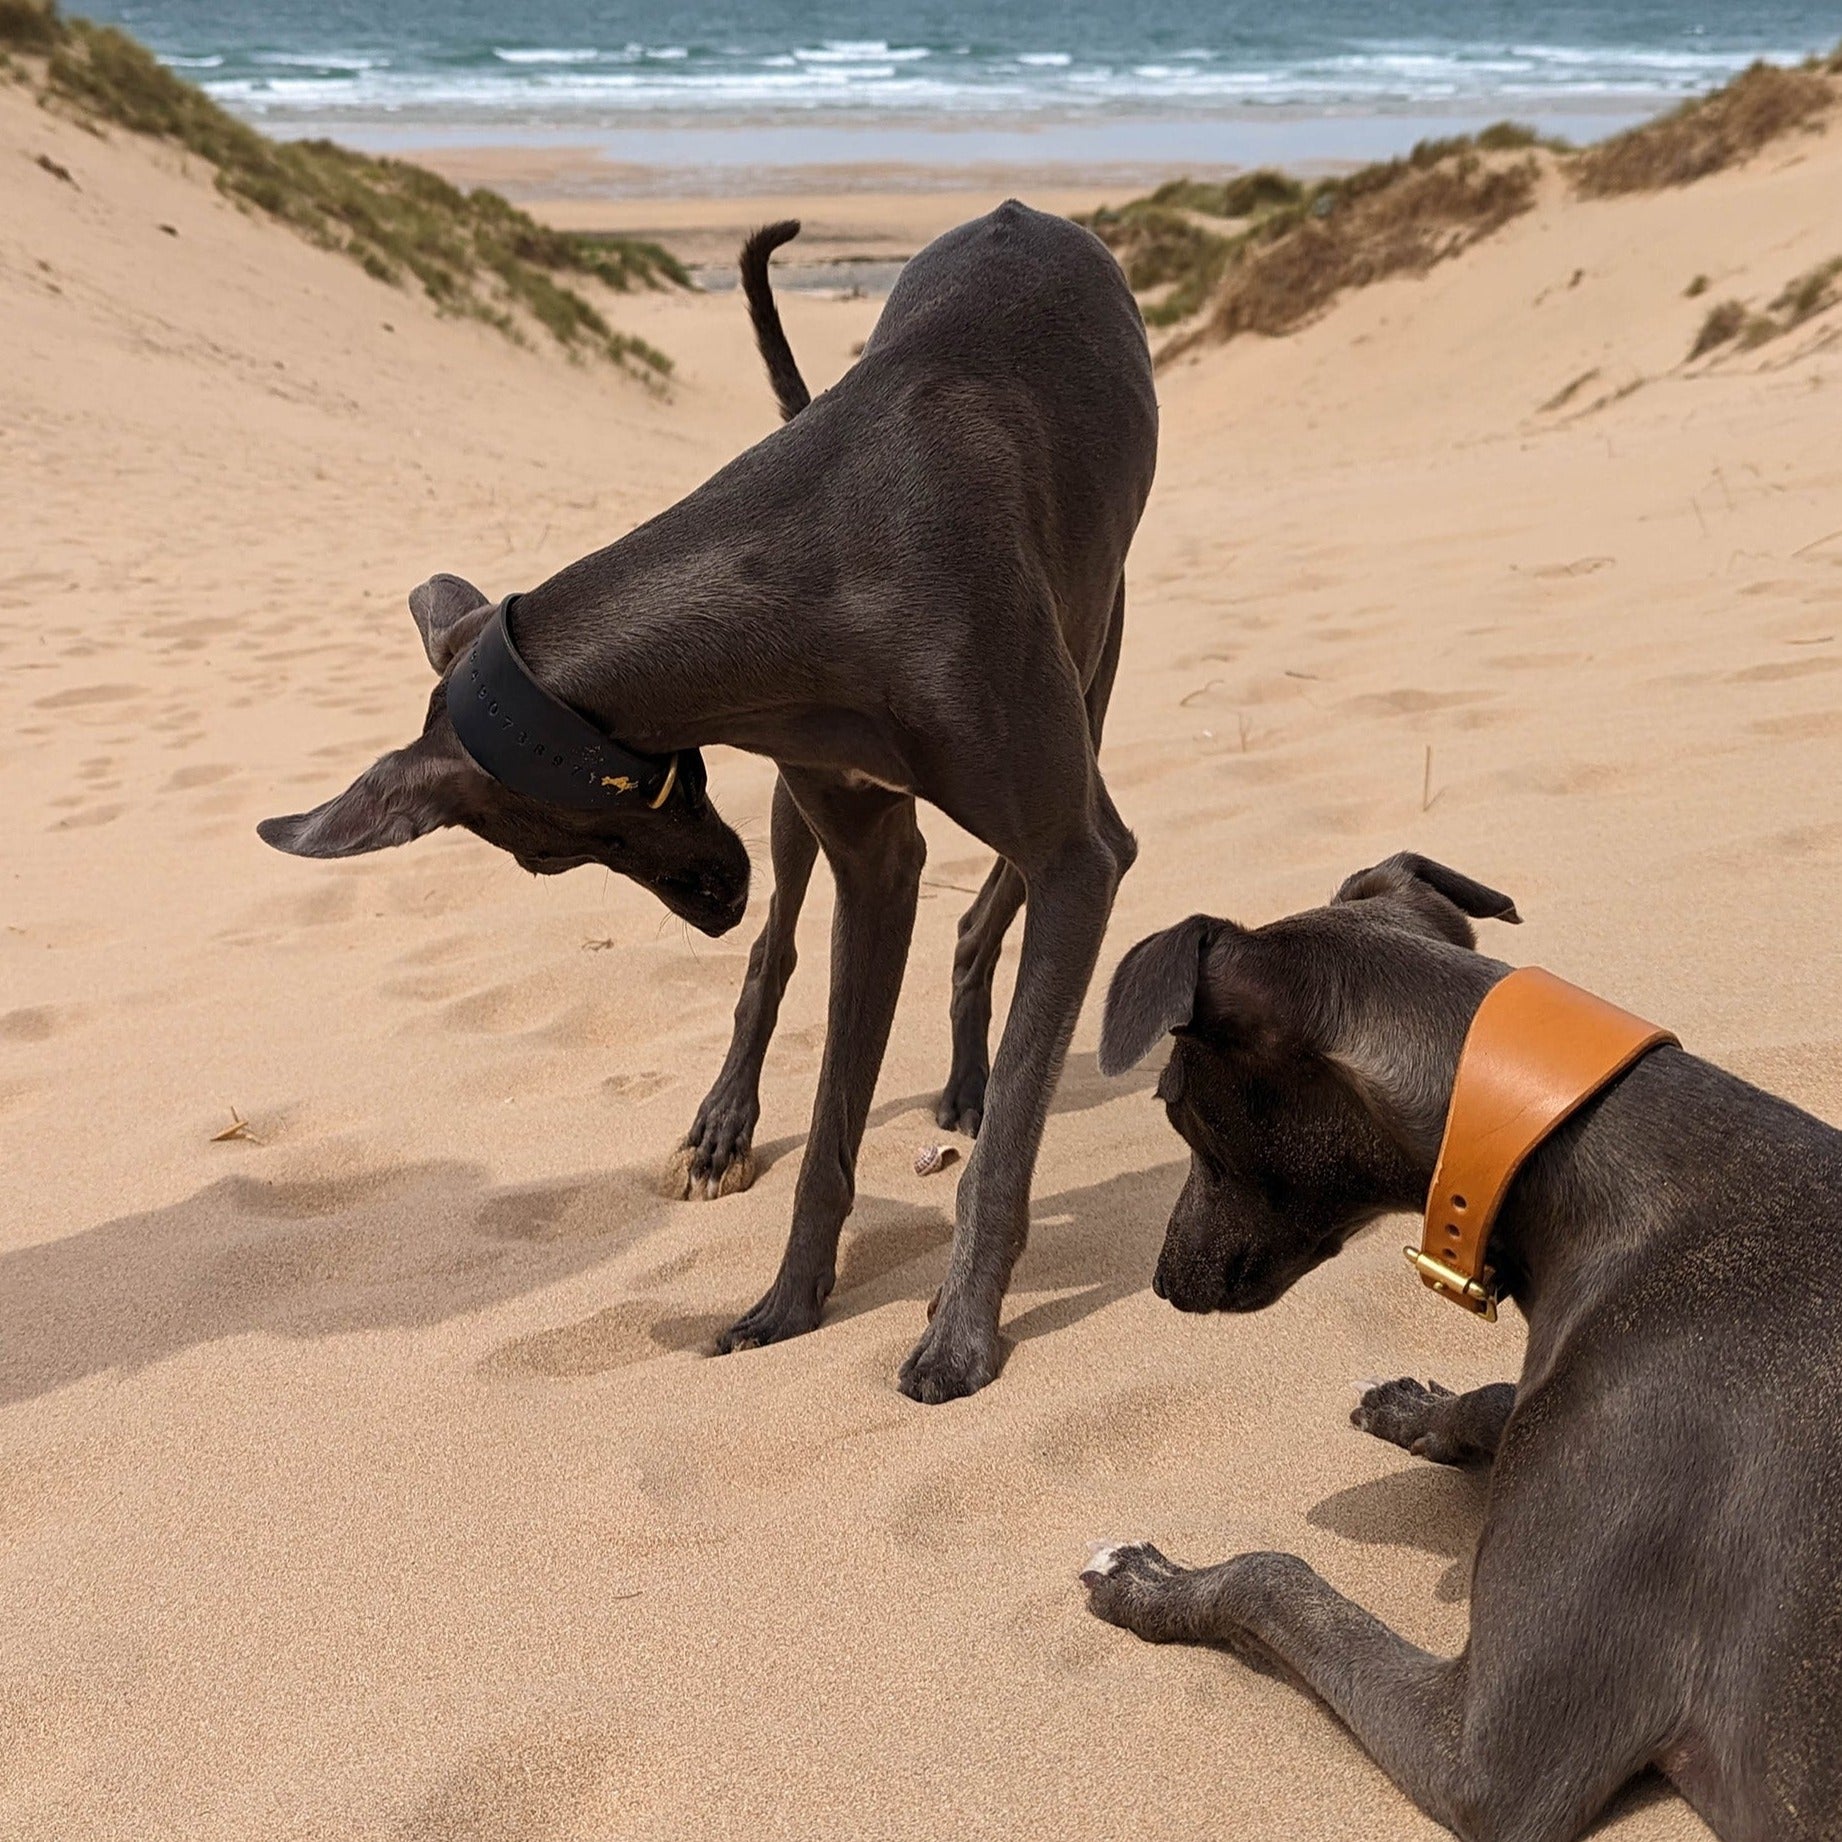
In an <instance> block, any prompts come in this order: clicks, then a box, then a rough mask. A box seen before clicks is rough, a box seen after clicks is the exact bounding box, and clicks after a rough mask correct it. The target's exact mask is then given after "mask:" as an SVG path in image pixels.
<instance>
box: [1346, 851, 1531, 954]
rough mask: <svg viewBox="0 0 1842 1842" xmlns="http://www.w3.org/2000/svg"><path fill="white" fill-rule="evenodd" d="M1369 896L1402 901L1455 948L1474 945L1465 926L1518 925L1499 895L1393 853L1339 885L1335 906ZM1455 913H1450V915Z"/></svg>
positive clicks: (1413, 854) (1511, 906) (1414, 855)
mask: <svg viewBox="0 0 1842 1842" xmlns="http://www.w3.org/2000/svg"><path fill="white" fill-rule="evenodd" d="M1372 896H1394V897H1396V898H1399V899H1402V900H1404V901H1406V902H1407V903H1408V904H1409V905H1410V906H1412V907H1413V908H1414V910H1415V911H1416V912H1417V913H1418V914H1420V915H1421V916H1422V917H1423V918H1424V919H1425V920H1427V921H1429V922H1430V923H1431V924H1432V926H1433V927H1434V928H1435V929H1436V930H1437V931H1438V932H1439V933H1440V934H1441V935H1443V936H1444V937H1445V938H1446V939H1448V940H1450V941H1453V942H1454V943H1455V944H1456V945H1458V946H1461V947H1474V946H1476V945H1477V935H1476V933H1475V931H1474V930H1473V929H1472V927H1471V925H1470V922H1469V921H1467V920H1466V919H1465V917H1466V916H1469V917H1470V918H1471V920H1473V921H1507V922H1509V923H1510V924H1511V925H1512V926H1514V925H1519V924H1520V922H1521V920H1522V917H1521V916H1520V915H1519V914H1517V913H1516V904H1515V903H1514V902H1513V901H1512V900H1511V899H1510V898H1509V897H1508V896H1506V895H1505V894H1503V892H1502V891H1501V890H1498V889H1492V888H1491V887H1490V886H1489V885H1488V884H1487V883H1480V882H1477V881H1475V880H1474V879H1473V878H1471V877H1469V876H1466V875H1465V874H1464V872H1463V871H1462V870H1452V869H1448V868H1447V867H1446V866H1445V865H1444V864H1442V863H1435V862H1434V861H1433V860H1432V859H1431V858H1430V857H1422V856H1421V855H1420V854H1419V852H1417V851H1397V852H1396V853H1395V854H1394V856H1392V857H1390V858H1388V859H1387V860H1386V861H1385V862H1383V863H1378V864H1376V865H1374V866H1373V867H1372V868H1371V869H1367V870H1358V871H1357V872H1356V874H1355V875H1354V876H1348V877H1345V878H1344V879H1343V885H1342V887H1341V888H1340V889H1338V891H1337V893H1336V896H1335V898H1334V899H1335V900H1336V901H1338V902H1360V901H1363V900H1365V899H1366V898H1369V897H1372ZM1454 911H1456V912H1454Z"/></svg>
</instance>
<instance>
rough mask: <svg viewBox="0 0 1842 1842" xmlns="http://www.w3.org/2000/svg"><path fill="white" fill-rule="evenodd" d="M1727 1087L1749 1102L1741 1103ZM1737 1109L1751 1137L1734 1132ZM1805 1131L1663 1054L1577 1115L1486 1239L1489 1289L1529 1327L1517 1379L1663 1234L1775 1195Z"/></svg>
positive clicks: (1705, 1069) (1794, 1118)
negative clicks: (1493, 1284) (1493, 1283)
mask: <svg viewBox="0 0 1842 1842" xmlns="http://www.w3.org/2000/svg"><path fill="white" fill-rule="evenodd" d="M1736 1090H1738V1091H1739V1092H1741V1093H1744V1094H1745V1095H1747V1096H1748V1097H1749V1099H1750V1100H1751V1101H1752V1103H1753V1104H1752V1105H1751V1106H1749V1107H1746V1108H1744V1109H1742V1108H1741V1107H1740V1106H1738V1105H1737V1104H1736ZM1761 1100H1765V1101H1767V1102H1768V1108H1769V1110H1767V1111H1764V1112H1761V1111H1760V1109H1759V1106H1758V1102H1759V1101H1761ZM1742 1110H1744V1112H1745V1116H1746V1117H1747V1119H1748V1122H1749V1123H1748V1129H1747V1131H1746V1132H1745V1133H1735V1132H1734V1131H1733V1130H1732V1121H1733V1120H1734V1119H1735V1118H1736V1117H1738V1116H1740V1114H1741V1112H1742ZM1811 1123H1812V1122H1811V1121H1810V1120H1809V1118H1808V1116H1807V1115H1805V1114H1803V1113H1800V1112H1799V1111H1798V1110H1797V1109H1796V1108H1795V1107H1792V1106H1790V1105H1789V1104H1788V1103H1786V1102H1783V1101H1771V1100H1770V1099H1769V1097H1768V1096H1763V1095H1759V1094H1758V1093H1757V1092H1756V1090H1753V1089H1750V1088H1748V1087H1747V1086H1746V1084H1745V1083H1743V1082H1741V1081H1740V1080H1739V1079H1738V1078H1737V1077H1736V1076H1733V1075H1730V1074H1728V1073H1726V1072H1725V1071H1724V1070H1722V1069H1719V1068H1715V1067H1714V1066H1712V1065H1711V1064H1709V1063H1707V1062H1703V1061H1700V1060H1698V1059H1697V1058H1695V1057H1693V1056H1690V1055H1687V1054H1685V1053H1684V1052H1683V1051H1682V1050H1680V1049H1675V1048H1669V1047H1664V1048H1661V1049H1657V1050H1654V1051H1652V1052H1651V1053H1650V1054H1649V1055H1647V1056H1646V1057H1645V1058H1644V1059H1643V1060H1642V1061H1641V1062H1639V1063H1638V1064H1637V1065H1636V1066H1635V1067H1634V1068H1632V1069H1631V1070H1630V1072H1629V1073H1627V1074H1625V1075H1624V1076H1622V1077H1621V1078H1620V1079H1619V1081H1618V1082H1617V1084H1616V1085H1615V1086H1613V1087H1612V1088H1610V1089H1609V1090H1608V1091H1607V1092H1606V1093H1605V1094H1603V1095H1602V1096H1600V1097H1599V1098H1598V1099H1596V1100H1593V1101H1591V1102H1589V1103H1588V1104H1587V1105H1586V1106H1585V1107H1584V1108H1582V1110H1581V1111H1580V1113H1579V1114H1578V1115H1576V1116H1575V1117H1574V1118H1573V1119H1571V1120H1569V1121H1568V1122H1567V1123H1566V1124H1565V1125H1564V1126H1562V1127H1561V1128H1560V1129H1559V1130H1558V1131H1557V1132H1556V1133H1555V1134H1554V1136H1553V1137H1552V1138H1550V1139H1549V1140H1547V1142H1546V1143H1544V1144H1543V1145H1542V1146H1541V1148H1540V1149H1539V1150H1538V1151H1536V1152H1535V1153H1534V1154H1532V1156H1531V1157H1530V1159H1529V1161H1528V1163H1527V1164H1526V1165H1524V1167H1523V1169H1522V1171H1521V1172H1520V1174H1519V1175H1518V1177H1517V1179H1516V1182H1515V1184H1514V1186H1513V1187H1512V1189H1511V1191H1510V1193H1509V1197H1508V1200H1507V1201H1506V1203H1505V1205H1504V1207H1503V1210H1502V1213H1501V1214H1500V1215H1499V1217H1498V1219H1497V1222H1496V1225H1495V1228H1494V1229H1493V1231H1492V1234H1491V1238H1490V1255H1489V1258H1490V1263H1491V1265H1492V1266H1493V1267H1495V1268H1496V1272H1497V1283H1498V1287H1499V1289H1500V1291H1501V1292H1502V1293H1503V1295H1504V1296H1506V1297H1511V1298H1514V1299H1515V1301H1516V1304H1517V1306H1518V1307H1519V1308H1520V1310H1521V1311H1522V1314H1523V1316H1524V1317H1525V1318H1526V1319H1527V1320H1528V1325H1529V1355H1528V1366H1527V1369H1526V1370H1525V1379H1527V1378H1533V1377H1537V1376H1539V1375H1540V1373H1541V1372H1542V1371H1543V1370H1544V1369H1545V1367H1546V1365H1547V1363H1548V1362H1549V1361H1550V1360H1551V1359H1552V1357H1553V1355H1554V1353H1555V1352H1556V1351H1557V1350H1558V1349H1559V1348H1560V1347H1561V1345H1562V1344H1563V1343H1564V1342H1565V1340H1566V1338H1567V1335H1568V1332H1569V1331H1570V1329H1571V1328H1572V1327H1573V1325H1575V1324H1576V1323H1578V1322H1579V1321H1580V1319H1581V1317H1582V1316H1583V1315H1584V1314H1585V1313H1587V1312H1589V1311H1593V1310H1597V1309H1599V1308H1602V1307H1604V1306H1605V1305H1607V1304H1608V1303H1611V1302H1613V1301H1615V1300H1616V1299H1617V1297H1618V1296H1619V1295H1620V1293H1622V1292H1628V1291H1630V1290H1631V1289H1632V1288H1633V1287H1634V1286H1635V1285H1636V1284H1637V1282H1638V1281H1639V1279H1640V1278H1641V1276H1642V1274H1643V1272H1644V1269H1645V1266H1646V1264H1647V1262H1648V1260H1649V1259H1650V1258H1651V1257H1652V1256H1653V1254H1654V1253H1655V1251H1656V1250H1657V1248H1658V1246H1659V1244H1660V1243H1661V1242H1662V1241H1663V1240H1664V1239H1666V1238H1670V1237H1675V1236H1680V1235H1684V1234H1694V1233H1698V1232H1703V1231H1705V1230H1706V1229H1707V1227H1708V1225H1709V1224H1710V1223H1713V1224H1716V1225H1718V1224H1719V1223H1721V1222H1724V1221H1728V1220H1738V1219H1745V1217H1746V1214H1747V1211H1748V1204H1749V1203H1751V1204H1752V1205H1753V1206H1754V1207H1755V1208H1756V1201H1757V1197H1758V1196H1759V1195H1760V1194H1761V1193H1772V1191H1773V1190H1774V1189H1781V1188H1782V1187H1783V1185H1784V1184H1785V1182H1786V1180H1787V1179H1786V1171H1787V1169H1788V1168H1791V1167H1794V1166H1795V1165H1796V1164H1797V1163H1798V1162H1799V1160H1800V1158H1801V1157H1802V1156H1803V1155H1806V1154H1804V1153H1801V1152H1800V1151H1799V1150H1798V1148H1797V1141H1798V1140H1799V1138H1800V1137H1801V1136H1802V1135H1803V1134H1805V1133H1807V1131H1808V1129H1809V1127H1810V1125H1811Z"/></svg>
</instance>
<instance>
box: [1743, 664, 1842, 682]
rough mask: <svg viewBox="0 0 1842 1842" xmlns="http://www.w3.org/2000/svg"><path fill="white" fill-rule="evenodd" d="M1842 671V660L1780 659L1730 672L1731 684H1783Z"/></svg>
mask: <svg viewBox="0 0 1842 1842" xmlns="http://www.w3.org/2000/svg"><path fill="white" fill-rule="evenodd" d="M1838 670H1842V659H1832V658H1815V659H1779V660H1776V661H1775V662H1774V663H1772V664H1770V665H1749V666H1747V667H1746V669H1745V670H1744V671H1738V672H1729V673H1728V674H1727V682H1728V683H1729V684H1783V683H1784V682H1785V681H1786V680H1787V679H1791V678H1810V677H1814V676H1815V675H1816V674H1817V673H1818V672H1833V671H1838Z"/></svg>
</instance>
